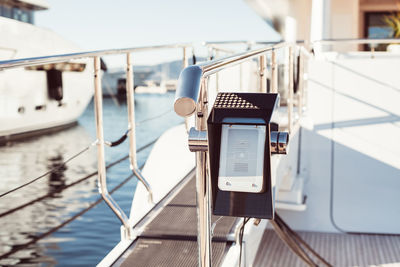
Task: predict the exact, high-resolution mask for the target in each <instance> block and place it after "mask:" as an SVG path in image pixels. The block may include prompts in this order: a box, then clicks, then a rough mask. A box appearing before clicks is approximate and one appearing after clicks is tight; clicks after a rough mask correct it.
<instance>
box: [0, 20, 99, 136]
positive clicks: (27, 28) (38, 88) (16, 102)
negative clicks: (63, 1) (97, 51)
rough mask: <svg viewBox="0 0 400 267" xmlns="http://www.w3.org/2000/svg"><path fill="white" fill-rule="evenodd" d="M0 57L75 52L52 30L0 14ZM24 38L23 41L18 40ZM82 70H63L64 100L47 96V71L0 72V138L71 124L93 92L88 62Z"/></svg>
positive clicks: (73, 46) (14, 70)
mask: <svg viewBox="0 0 400 267" xmlns="http://www.w3.org/2000/svg"><path fill="white" fill-rule="evenodd" d="M0 32H1V34H2V36H6V38H1V39H0V60H10V59H16V58H23V57H32V56H35V57H36V56H42V55H49V54H61V53H66V52H68V53H71V52H77V51H79V49H78V48H77V47H76V46H75V45H74V44H72V43H69V42H67V41H66V40H64V39H63V38H61V37H60V36H58V35H57V34H55V33H54V32H52V31H50V30H47V29H42V28H39V27H36V26H34V25H31V24H27V23H23V22H19V21H15V20H12V19H7V18H3V17H0ZM21 40H24V42H21ZM74 62H79V63H86V68H85V70H84V71H82V72H63V73H62V83H63V94H64V96H63V99H62V101H61V103H62V104H61V105H60V103H59V101H56V100H52V99H49V97H48V92H47V78H46V71H37V70H26V69H24V68H18V69H11V70H7V71H0V95H1V98H0V137H2V139H3V140H4V139H5V140H7V139H12V137H13V136H14V135H17V134H21V133H26V132H32V131H38V130H42V129H47V128H52V127H58V126H61V125H65V124H70V123H72V122H74V121H76V120H77V118H78V117H79V116H80V115H81V114H82V112H83V111H84V110H85V108H86V106H87V104H88V103H89V101H90V99H91V97H92V95H93V82H92V80H91V79H90V76H91V75H92V70H93V68H92V63H91V61H85V60H79V61H74Z"/></svg>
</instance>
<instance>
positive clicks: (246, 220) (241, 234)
mask: <svg viewBox="0 0 400 267" xmlns="http://www.w3.org/2000/svg"><path fill="white" fill-rule="evenodd" d="M249 220H250V218H243V224H242V226H241V227H240V230H239V246H240V252H239V267H240V266H241V265H242V247H243V245H242V243H243V234H244V226H245V225H246V223H247V222H248V221H249Z"/></svg>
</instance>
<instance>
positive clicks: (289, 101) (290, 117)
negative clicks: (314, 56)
mask: <svg viewBox="0 0 400 267" xmlns="http://www.w3.org/2000/svg"><path fill="white" fill-rule="evenodd" d="M293 52H294V51H293V46H292V45H290V46H289V68H288V70H289V75H288V77H289V92H288V99H287V107H288V132H289V133H291V132H292V125H293V84H294V83H293V74H294V66H293V63H294V61H293Z"/></svg>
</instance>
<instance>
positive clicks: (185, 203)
mask: <svg viewBox="0 0 400 267" xmlns="http://www.w3.org/2000/svg"><path fill="white" fill-rule="evenodd" d="M195 186H196V185H195V179H194V176H193V177H191V178H190V181H189V182H188V183H187V184H186V185H185V186H184V187H183V188H182V190H180V191H179V193H178V194H177V195H176V196H175V197H173V198H172V200H171V201H169V203H168V204H167V205H166V206H165V207H164V208H163V209H162V210H161V211H160V212H159V213H158V214H157V216H155V217H154V218H153V219H152V220H151V221H150V222H149V223H147V224H146V225H145V226H144V231H143V232H142V233H141V234H140V236H139V238H138V239H137V240H136V241H135V242H134V243H133V244H132V245H131V246H130V247H129V248H128V249H127V250H126V251H125V253H124V254H123V255H122V256H121V257H120V259H119V260H117V261H116V263H115V264H114V265H113V266H152V267H153V266H197V264H198V257H197V255H198V248H197V214H196V190H195ZM218 219H219V216H212V223H213V222H215V221H216V220H218ZM236 221H237V220H236V218H232V217H223V218H221V219H219V220H218V223H217V224H216V227H215V229H214V235H213V242H212V257H213V258H212V262H213V263H214V264H215V265H219V264H220V262H221V260H222V259H223V257H224V255H225V253H226V251H227V250H228V248H229V247H230V246H231V244H232V238H231V236H232V234H233V232H232V231H233V228H234V225H235V222H236Z"/></svg>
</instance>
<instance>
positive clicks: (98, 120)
mask: <svg viewBox="0 0 400 267" xmlns="http://www.w3.org/2000/svg"><path fill="white" fill-rule="evenodd" d="M189 47H192V48H193V45H192V44H189V43H180V44H169V45H156V46H143V47H132V48H122V49H108V50H98V51H87V52H77V53H69V54H59V55H50V56H43V57H31V58H21V59H14V60H5V61H0V70H7V69H13V68H19V67H28V66H37V65H42V64H52V63H60V62H68V61H70V60H76V59H82V58H88V59H91V60H93V63H94V66H93V67H94V108H95V124H96V136H97V142H96V144H97V161H98V162H97V165H98V167H97V168H98V188H99V193H100V194H101V196H102V198H103V199H104V201H105V202H106V203H107V205H108V206H109V207H110V208H111V210H112V211H113V212H114V213H115V215H116V216H117V217H118V218H119V220H120V221H121V223H122V225H123V228H122V229H121V230H122V231H121V239H122V240H127V239H132V238H133V236H132V226H131V225H130V224H129V219H128V217H127V216H126V215H125V213H124V211H123V210H122V209H121V208H120V207H119V205H118V204H117V202H115V200H114V199H113V198H112V197H111V195H110V194H109V191H108V188H107V180H106V176H107V175H106V168H105V152H104V144H105V140H104V133H103V118H102V117H103V115H102V113H103V111H102V98H103V94H102V86H101V75H100V74H101V73H100V72H101V68H100V67H101V66H100V65H101V64H100V57H101V56H106V55H117V54H119V55H125V56H126V74H127V79H126V91H127V106H128V129H129V158H130V168H131V171H132V172H133V174H135V175H136V177H137V178H138V180H139V181H141V182H142V183H143V185H144V186H145V188H146V189H147V191H148V193H149V201H150V202H152V201H153V197H152V190H151V187H150V185H149V183H148V182H147V181H146V180H145V178H144V177H143V175H142V174H141V172H140V170H139V168H138V165H137V159H136V140H135V139H136V133H135V119H134V118H135V116H134V110H135V107H134V94H133V89H134V84H133V82H134V80H133V68H132V58H131V53H133V52H143V51H150V50H156V49H172V48H175V49H176V48H178V49H183V66H184V67H186V66H187V65H188V59H187V55H186V54H187V53H186V52H187V51H186V50H187V48H189Z"/></svg>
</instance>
